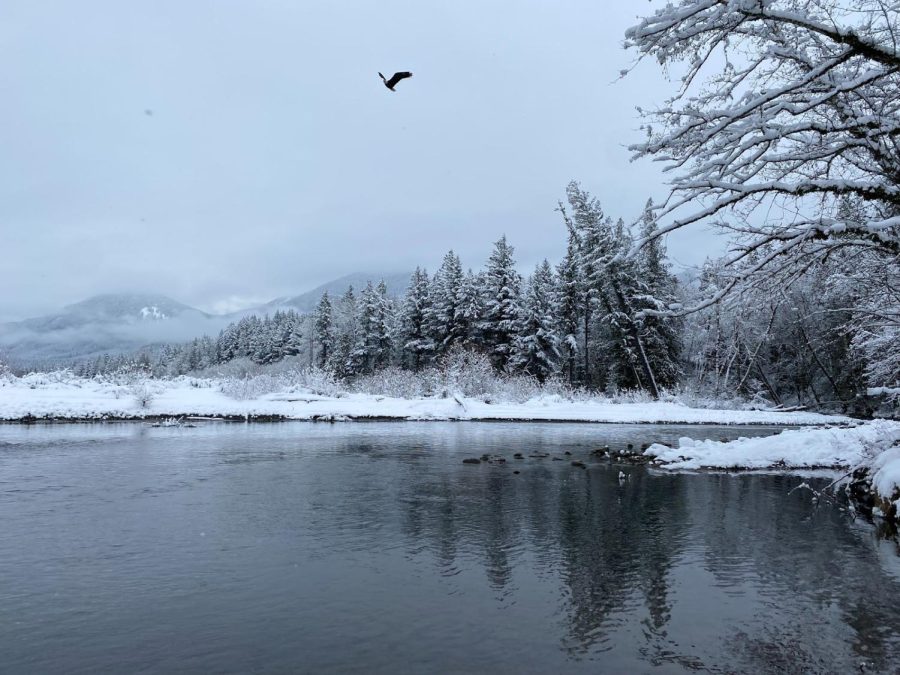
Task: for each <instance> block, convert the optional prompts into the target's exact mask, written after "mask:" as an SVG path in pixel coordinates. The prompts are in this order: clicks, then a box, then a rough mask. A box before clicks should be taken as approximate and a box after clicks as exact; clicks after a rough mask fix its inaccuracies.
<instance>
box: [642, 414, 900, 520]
mask: <svg viewBox="0 0 900 675" xmlns="http://www.w3.org/2000/svg"><path fill="white" fill-rule="evenodd" d="M644 454H645V455H648V456H651V457H653V458H654V463H655V464H657V465H658V466H659V467H660V468H663V469H669V470H690V469H751V470H752V469H771V468H778V469H811V468H822V467H834V468H842V469H846V470H847V471H848V476H849V475H850V474H851V473H852V475H853V477H854V479H855V481H856V482H857V483H859V484H862V485H864V486H865V488H866V489H865V490H864V492H867V493H870V494H871V495H872V497H873V500H872V506H873V507H874V508H877V509H878V511H876V514H878V513H880V514H882V515H885V516H887V517H889V518H892V519H893V518H896V517H897V515H898V511H900V422H894V421H889V420H873V421H871V422H865V423H861V424H858V425H856V426H854V427H849V428H823V429H793V430H788V431H783V432H781V433H780V434H777V435H774V436H766V437H761V438H739V439H738V440H735V441H730V442H719V441H713V440H695V439H691V438H682V439H681V440H680V441H679V443H678V447H669V446H666V445H660V444H655V445H651V446H650V447H649V448H648V449H647V450H646V451H645V452H644Z"/></svg>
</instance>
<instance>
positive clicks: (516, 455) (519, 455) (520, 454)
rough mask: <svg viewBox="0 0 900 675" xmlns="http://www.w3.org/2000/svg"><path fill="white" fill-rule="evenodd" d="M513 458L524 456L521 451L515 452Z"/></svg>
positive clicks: (523, 457)
mask: <svg viewBox="0 0 900 675" xmlns="http://www.w3.org/2000/svg"><path fill="white" fill-rule="evenodd" d="M513 459H525V456H524V455H523V454H522V453H521V452H517V453H516V454H514V455H513Z"/></svg>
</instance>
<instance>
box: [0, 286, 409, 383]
mask: <svg viewBox="0 0 900 675" xmlns="http://www.w3.org/2000/svg"><path fill="white" fill-rule="evenodd" d="M409 277H410V275H409V274H391V275H379V274H349V275H347V276H345V277H341V278H340V279H335V280H334V281H330V282H328V283H327V284H322V285H321V286H319V287H318V288H314V289H312V290H311V291H308V292H306V293H301V294H300V295H294V296H288V297H283V298H276V299H275V300H273V301H272V302H269V303H266V304H265V305H261V306H259V307H254V308H252V309H248V310H244V311H242V312H235V313H233V314H227V315H215V314H207V313H206V312H202V311H200V310H199V309H196V308H195V307H190V306H188V305H185V304H183V303H181V302H178V301H177V300H173V299H172V298H169V297H167V296H165V295H158V294H135V293H109V294H105V295H97V296H94V297H92V298H88V299H87V300H84V301H82V302H78V303H75V304H74V305H68V306H67V307H64V308H63V309H62V310H60V311H59V312H57V313H55V314H48V315H45V316H39V317H36V318H33V319H25V320H24V321H16V322H11V323H5V324H0V358H2V359H3V360H5V361H7V362H8V363H10V364H11V365H15V366H18V367H44V366H48V365H55V364H59V363H66V362H71V361H74V360H80V359H85V358H93V357H95V356H98V355H101V354H105V353H109V354H115V353H122V352H130V351H134V350H137V349H140V348H141V347H146V346H149V345H156V344H162V343H167V342H184V341H187V340H192V339H193V338H195V337H200V336H201V335H204V334H205V335H216V334H218V332H219V331H220V330H222V328H224V327H225V326H227V325H228V324H229V323H231V322H232V321H235V320H237V319H238V318H240V317H241V316H247V315H250V314H259V315H261V314H267V313H268V314H271V313H274V312H275V311H276V310H278V309H293V310H295V311H298V312H301V313H307V312H311V311H313V310H314V309H315V306H316V304H317V303H318V302H319V298H320V297H321V296H322V293H323V292H324V291H326V290H327V291H328V293H329V294H331V295H334V296H336V297H337V296H340V295H341V294H343V293H344V292H345V291H346V290H347V287H348V286H350V285H351V284H352V285H353V288H354V289H355V290H357V291H359V290H362V289H363V288H364V287H365V285H366V283H367V282H368V280H369V279H371V280H372V281H373V282H375V283H377V282H378V281H379V280H380V279H382V278H383V279H384V281H385V284H387V287H388V292H389V293H390V294H391V295H392V296H397V295H400V294H402V293H403V292H404V291H405V290H406V286H407V282H408V281H409Z"/></svg>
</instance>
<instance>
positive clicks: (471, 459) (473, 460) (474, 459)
mask: <svg viewBox="0 0 900 675" xmlns="http://www.w3.org/2000/svg"><path fill="white" fill-rule="evenodd" d="M463 464H481V460H480V459H478V458H477V457H466V458H465V459H464V460H463Z"/></svg>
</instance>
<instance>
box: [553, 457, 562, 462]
mask: <svg viewBox="0 0 900 675" xmlns="http://www.w3.org/2000/svg"><path fill="white" fill-rule="evenodd" d="M553 461H554V462H561V461H563V458H562V457H554V458H553Z"/></svg>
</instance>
